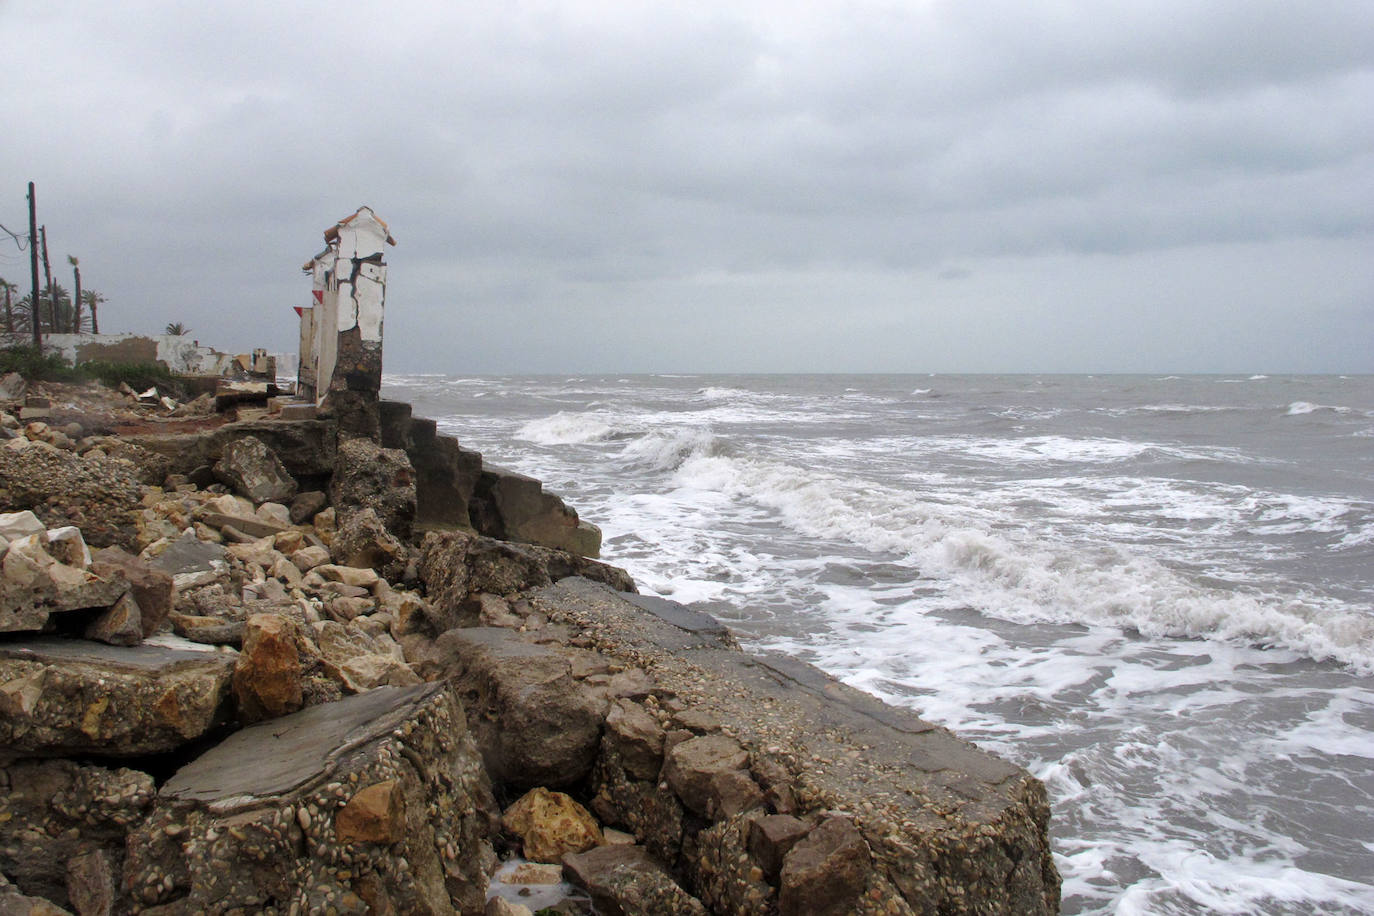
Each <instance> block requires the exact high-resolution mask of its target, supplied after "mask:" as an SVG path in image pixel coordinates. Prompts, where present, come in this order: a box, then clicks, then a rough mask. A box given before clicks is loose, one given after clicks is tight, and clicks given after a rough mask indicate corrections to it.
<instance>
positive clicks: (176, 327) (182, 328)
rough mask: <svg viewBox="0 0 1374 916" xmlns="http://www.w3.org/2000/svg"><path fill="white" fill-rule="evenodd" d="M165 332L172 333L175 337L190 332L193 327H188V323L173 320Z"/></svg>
mask: <svg viewBox="0 0 1374 916" xmlns="http://www.w3.org/2000/svg"><path fill="white" fill-rule="evenodd" d="M163 333H164V334H171V335H173V336H175V337H181V336H182V335H183V334H190V333H191V329H190V328H188V327H186V325H184V324H182V323H181V322H180V321H172V322H169V323H168V324H167V327H166V328H164V329H163Z"/></svg>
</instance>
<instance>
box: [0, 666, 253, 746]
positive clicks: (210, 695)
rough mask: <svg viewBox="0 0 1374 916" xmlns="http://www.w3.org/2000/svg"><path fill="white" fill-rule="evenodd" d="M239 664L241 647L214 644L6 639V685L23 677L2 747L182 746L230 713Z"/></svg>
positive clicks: (2, 720)
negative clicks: (231, 650)
mask: <svg viewBox="0 0 1374 916" xmlns="http://www.w3.org/2000/svg"><path fill="white" fill-rule="evenodd" d="M233 668H234V656H233V654H225V653H221V652H215V651H205V652H196V651H189V650H184V649H167V648H163V647H161V646H150V645H146V644H145V645H140V646H130V647H127V648H126V647H118V646H107V645H102V644H100V643H93V642H82V641H79V640H62V639H33V640H28V641H25V642H7V643H0V685H4V686H0V695H3V694H4V687H6V686H9V685H17V686H18V689H16V690H13V691H11V692H10V694H9V700H8V703H7V705H8V711H9V714H8V715H5V716H3V717H0V756H3V755H4V754H5V753H7V752H8V753H22V754H25V755H30V756H55V755H77V754H99V755H101V756H104V757H128V756H134V755H140V754H158V753H163V752H165V751H170V750H175V749H176V748H178V747H180V746H182V745H183V744H185V743H186V742H188V741H191V740H193V739H195V738H198V737H200V736H201V735H203V734H205V733H206V732H207V731H209V730H210V729H211V728H212V727H214V726H215V725H217V724H219V723H220V722H221V721H223V720H224V717H225V714H226V712H227V703H226V701H227V699H228V695H229V678H230V676H231V674H232V672H233ZM35 684H37V685H38V686H39V689H38V690H37V691H36V692H35V691H34V690H33V685H35ZM0 702H4V701H3V700H0Z"/></svg>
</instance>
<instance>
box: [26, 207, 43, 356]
mask: <svg viewBox="0 0 1374 916" xmlns="http://www.w3.org/2000/svg"><path fill="white" fill-rule="evenodd" d="M29 271H30V272H31V273H32V274H33V296H32V298H31V299H29V319H30V321H29V324H31V325H32V326H33V348H34V349H35V350H37V351H39V352H40V353H41V352H42V350H43V329H42V328H40V327H39V325H40V324H42V322H41V321H39V320H38V202H37V200H36V199H35V196H34V190H33V182H32V181H30V182H29Z"/></svg>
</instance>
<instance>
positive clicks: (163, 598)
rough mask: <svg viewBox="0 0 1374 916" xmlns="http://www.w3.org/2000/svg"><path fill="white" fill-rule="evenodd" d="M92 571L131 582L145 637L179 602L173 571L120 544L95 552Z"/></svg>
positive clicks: (130, 588) (131, 592)
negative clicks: (140, 556)
mask: <svg viewBox="0 0 1374 916" xmlns="http://www.w3.org/2000/svg"><path fill="white" fill-rule="evenodd" d="M115 570H118V573H115ZM91 572H93V573H95V574H96V575H98V576H103V577H106V578H112V577H114V576H115V575H120V576H123V578H124V580H125V581H126V582H128V583H129V594H130V595H132V596H133V599H134V600H135V601H136V602H138V611H139V620H140V628H141V631H142V635H143V637H144V638H147V637H149V636H152V635H153V634H154V633H156V632H157V631H158V630H159V629H160V628H161V626H162V622H163V621H164V620H166V619H167V615H168V614H170V613H171V612H172V608H173V606H174V605H175V604H176V584H175V582H174V579H173V576H172V575H171V574H170V573H168V572H166V571H165V570H162V569H158V568H157V567H156V566H154V565H153V564H152V563H149V562H148V561H147V560H144V559H141V558H139V557H136V556H134V555H132V554H130V553H126V552H125V551H123V550H121V549H119V548H118V547H106V548H105V549H104V550H98V551H96V552H95V553H94V554H92V556H91Z"/></svg>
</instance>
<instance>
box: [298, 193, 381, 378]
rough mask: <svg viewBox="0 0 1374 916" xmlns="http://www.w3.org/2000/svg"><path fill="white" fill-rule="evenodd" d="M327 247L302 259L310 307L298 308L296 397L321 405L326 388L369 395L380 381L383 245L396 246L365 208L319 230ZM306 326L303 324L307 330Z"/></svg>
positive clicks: (375, 218)
mask: <svg viewBox="0 0 1374 916" xmlns="http://www.w3.org/2000/svg"><path fill="white" fill-rule="evenodd" d="M324 237H325V242H326V243H327V247H326V248H325V250H324V251H323V252H321V253H320V254H318V255H316V256H315V257H314V258H313V259H311V260H310V261H309V262H307V263H306V265H305V269H306V270H307V271H309V272H310V273H311V276H312V279H313V285H314V298H315V303H314V305H313V307H311V308H308V309H301V310H300V311H301V363H300V365H301V369H300V375H299V378H298V381H299V384H300V392H301V394H302V396H306V397H313V398H314V399H315V402H316V403H317V404H322V403H323V402H324V399H325V398H326V397H327V396H328V394H329V392H331V391H365V392H372V393H375V392H377V391H379V390H380V389H381V385H382V318H383V313H384V306H385V302H386V262H385V261H384V260H383V259H382V253H383V247H384V246H385V245H388V244H391V245H394V244H396V243H395V241H394V240H393V239H392V238H391V236H390V234H389V233H388V232H387V226H386V223H384V222H382V221H381V220H380V219H378V218H377V215H376V214H375V213H373V212H372V210H371V209H370V208H368V207H360V208H359V209H358V211H357V212H356V213H354V214H353V215H352V216H350V217H347V218H345V219H343V220H340V221H339V222H338V223H336V224H335V225H334V226H332V227H330V228H329V229H327V230H325V233H324ZM307 326H308V328H307Z"/></svg>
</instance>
